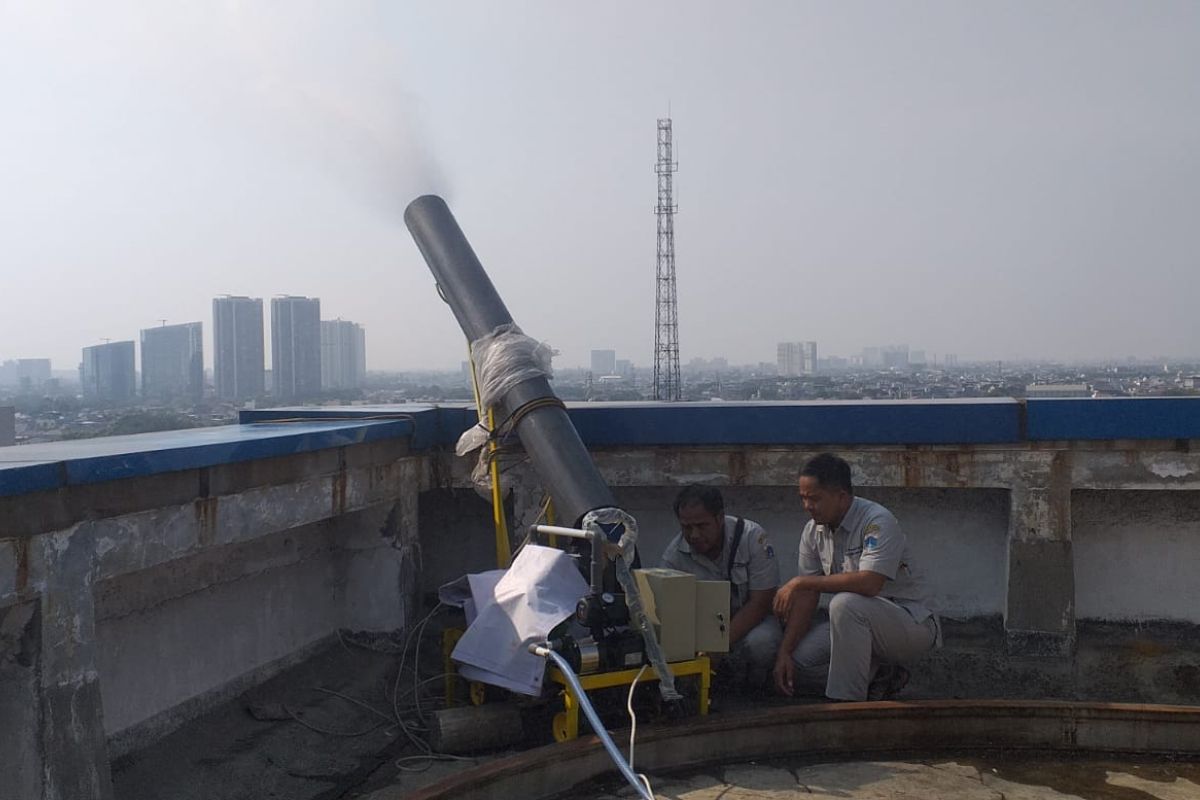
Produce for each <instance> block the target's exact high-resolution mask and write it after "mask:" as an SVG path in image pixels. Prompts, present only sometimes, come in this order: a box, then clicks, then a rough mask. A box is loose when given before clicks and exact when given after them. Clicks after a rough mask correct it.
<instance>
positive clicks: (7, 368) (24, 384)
mask: <svg viewBox="0 0 1200 800" xmlns="http://www.w3.org/2000/svg"><path fill="white" fill-rule="evenodd" d="M48 380H50V359H48V358H18V359H16V360H15V361H5V362H3V363H2V364H0V386H15V387H18V388H19V389H21V391H23V392H31V391H37V390H39V389H41V388H42V385H43V384H45V383H46V381H48Z"/></svg>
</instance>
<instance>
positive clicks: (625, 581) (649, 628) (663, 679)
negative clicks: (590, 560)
mask: <svg viewBox="0 0 1200 800" xmlns="http://www.w3.org/2000/svg"><path fill="white" fill-rule="evenodd" d="M601 525H622V526H623V527H624V532H623V533H622V534H621V539H620V541H619V542H618V543H617V548H618V551H619V552H617V553H616V554H615V558H614V559H613V560H614V561H615V562H616V568H617V582H618V583H620V584H621V588H622V589H624V590H625V605H627V606H629V621H630V623H631V624H632V626H633V629H634V630H636V631H637V632H638V633H640V634H641V635H642V641H643V642H645V644H646V657H647V658H649V659H650V665H651V666H652V667H654V672H655V673H656V674H657V675H658V691H659V693H660V694H661V695H662V698H663V699H664V700H678V699H680V698H681V697H682V695H681V694H679V692H678V691H676V690H675V674H674V673H673V672H671V668H670V666H669V665H668V664H667V659H666V657H665V656H664V655H663V651H662V647H661V646H660V645H659V643H658V637H657V636H655V635H654V626H653V625H651V624H650V620H649V618H648V617H647V616H646V609H645V606H643V605H642V595H641V593H640V592H639V591H638V585H637V581H636V580H634V577H633V573H632V572H630V570H629V564H630V562H632V561H633V556H634V550H635V548H636V547H637V538H638V527H637V521H636V520H634V518H633V517H631V516H630V515H629V514H626V513H625V512H624V511H622V510H621V509H619V508H598V509H596V510H595V511H589V512H588V513H587V514H585V515H584V517H583V527H584V528H585V529H588V530H597V529H599V526H601ZM599 541H601V542H603V541H607V539H606V538H605V535H604V532H603V530H602V529H600V530H599Z"/></svg>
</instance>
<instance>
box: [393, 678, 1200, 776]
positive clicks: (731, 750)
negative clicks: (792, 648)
mask: <svg viewBox="0 0 1200 800" xmlns="http://www.w3.org/2000/svg"><path fill="white" fill-rule="evenodd" d="M615 738H616V740H617V741H618V742H621V741H622V736H621V735H620V734H619V733H618V734H616V735H615ZM973 751H976V752H981V753H982V752H991V753H1003V754H1005V755H1006V756H1007V757H1013V756H1019V755H1020V754H1021V753H1025V754H1027V755H1029V756H1037V757H1046V756H1059V757H1078V756H1095V755H1107V754H1124V755H1129V756H1180V757H1186V758H1191V757H1197V756H1200V708H1195V707H1184V706H1156V705H1134V704H1121V703H1112V704H1110V703H1063V702H1031V701H1025V702H1021V701H1012V702H1009V701H958V700H946V701H928V702H920V703H893V702H885V703H841V704H836V705H806V706H794V707H784V708H773V709H769V710H764V711H754V712H747V713H742V714H729V715H720V716H713V717H709V718H693V719H690V720H686V721H683V722H680V723H677V724H675V725H672V726H669V727H660V728H654V729H647V730H644V731H643V730H641V728H639V732H638V740H637V751H636V756H637V763H636V766H637V769H638V771H640V772H647V773H652V774H656V775H657V774H669V773H681V772H686V771H688V770H692V771H697V770H704V769H710V768H713V767H716V766H718V765H723V764H738V763H743V764H747V763H749V762H755V761H763V760H772V761H775V760H779V759H787V760H789V761H790V762H792V763H803V764H809V765H812V764H816V763H819V762H821V761H827V760H836V759H846V758H856V759H859V760H864V759H865V760H871V761H874V760H875V758H877V757H880V756H882V755H883V754H887V753H896V752H903V753H907V754H912V753H919V754H921V755H922V760H923V761H924V762H925V766H929V765H931V764H932V763H933V762H932V761H928V760H927V759H926V756H927V757H928V758H932V759H937V757H938V756H939V755H943V756H944V755H945V754H951V753H953V754H970V753H972V752H973ZM942 760H944V761H947V762H949V761H950V759H942ZM954 763H960V764H961V761H960V762H954ZM900 771H901V772H903V771H904V770H900ZM615 772H616V770H615V767H614V766H613V764H612V762H611V761H610V760H609V758H608V756H607V754H606V753H605V752H604V750H603V747H602V746H601V745H600V743H599V740H598V739H596V738H595V737H591V736H589V737H581V738H580V739H578V740H576V741H574V742H568V743H565V744H556V745H549V746H547V747H542V748H538V749H535V750H529V751H526V752H523V753H520V754H519V755H516V756H513V757H511V758H507V759H503V760H500V761H494V762H490V763H488V764H485V765H483V766H480V767H477V768H474V769H470V770H466V771H464V772H461V773H458V774H456V775H454V776H452V777H450V778H447V779H445V780H442V781H439V782H438V783H435V784H431V785H429V786H427V787H425V788H424V789H422V790H419V791H417V792H416V793H415V794H413V795H411V797H413V798H420V799H421V800H435V799H436V800H441V798H446V799H447V800H449V798H454V799H455V800H472V799H473V798H479V800H483V798H495V797H521V798H523V799H525V800H534V799H535V798H551V797H554V796H557V795H564V794H569V793H571V792H572V790H573V789H577V787H578V788H582V785H583V784H586V783H587V782H589V781H593V780H594V779H596V778H598V777H600V776H604V775H608V774H610V773H615ZM797 780H798V778H797ZM815 785H819V784H815ZM696 788H699V787H696ZM796 790H797V791H803V790H801V789H799V786H798V785H797V786H796ZM580 794H581V796H582V794H583V793H582V792H581V793H580ZM841 796H843V797H845V796H848V795H841ZM864 796H867V795H864ZM873 796H880V795H878V794H876V795H873ZM882 796H885V797H886V796H887V795H886V794H885V795H882ZM896 796H905V795H904V794H900V795H896ZM925 796H926V797H936V796H937V795H936V794H931V793H927V794H926V795H925ZM945 796H955V795H954V794H953V793H952V790H951V793H950V794H946V795H945ZM1053 796H1054V795H1046V797H1053ZM1068 796H1069V795H1068ZM1150 796H1151V797H1153V796H1154V795H1150Z"/></svg>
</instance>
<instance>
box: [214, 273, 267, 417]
mask: <svg viewBox="0 0 1200 800" xmlns="http://www.w3.org/2000/svg"><path fill="white" fill-rule="evenodd" d="M265 366H266V364H265V360H264V355H263V306H262V298H260V297H234V296H230V295H226V296H225V297H218V298H215V299H214V300H213V384H214V386H215V388H216V391H217V397H219V398H221V399H222V400H248V399H250V398H254V397H260V396H262V395H263V394H264V393H265V392H264V386H265V384H264V378H265V374H264V373H265Z"/></svg>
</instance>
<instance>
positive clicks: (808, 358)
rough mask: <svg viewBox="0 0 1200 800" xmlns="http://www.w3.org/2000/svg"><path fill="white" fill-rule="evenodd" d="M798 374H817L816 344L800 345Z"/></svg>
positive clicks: (804, 343)
mask: <svg viewBox="0 0 1200 800" xmlns="http://www.w3.org/2000/svg"><path fill="white" fill-rule="evenodd" d="M800 372H801V374H804V375H816V374H817V343H816V342H801V343H800Z"/></svg>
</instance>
